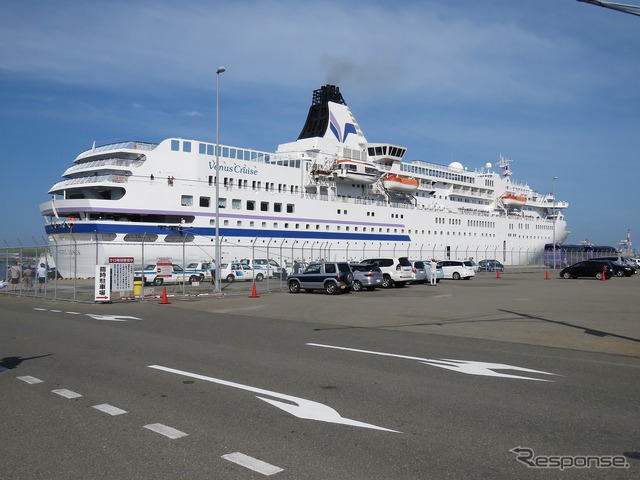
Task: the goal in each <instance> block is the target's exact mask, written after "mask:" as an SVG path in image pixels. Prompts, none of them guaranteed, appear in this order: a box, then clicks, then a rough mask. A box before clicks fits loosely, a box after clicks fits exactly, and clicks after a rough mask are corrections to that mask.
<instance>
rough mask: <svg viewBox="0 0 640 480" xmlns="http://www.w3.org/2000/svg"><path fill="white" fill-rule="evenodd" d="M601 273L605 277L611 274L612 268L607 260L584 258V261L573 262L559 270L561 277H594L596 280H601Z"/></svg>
mask: <svg viewBox="0 0 640 480" xmlns="http://www.w3.org/2000/svg"><path fill="white" fill-rule="evenodd" d="M602 275H604V276H605V278H611V275H613V270H612V269H611V266H610V265H609V262H599V261H597V260H585V261H584V262H578V263H574V264H573V265H570V266H568V267H566V268H563V269H562V270H560V276H561V277H562V278H578V277H596V278H597V279H598V280H602Z"/></svg>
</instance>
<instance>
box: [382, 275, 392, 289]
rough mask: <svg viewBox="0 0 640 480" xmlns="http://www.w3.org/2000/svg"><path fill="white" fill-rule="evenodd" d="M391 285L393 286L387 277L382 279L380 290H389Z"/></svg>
mask: <svg viewBox="0 0 640 480" xmlns="http://www.w3.org/2000/svg"><path fill="white" fill-rule="evenodd" d="M391 285H393V280H391V277H390V276H389V275H385V276H384V277H382V288H391Z"/></svg>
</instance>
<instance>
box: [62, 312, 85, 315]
mask: <svg viewBox="0 0 640 480" xmlns="http://www.w3.org/2000/svg"><path fill="white" fill-rule="evenodd" d="M64 313H68V314H69V315H82V314H81V313H80V312H64Z"/></svg>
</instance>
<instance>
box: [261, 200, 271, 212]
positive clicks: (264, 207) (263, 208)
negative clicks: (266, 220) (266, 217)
mask: <svg viewBox="0 0 640 480" xmlns="http://www.w3.org/2000/svg"><path fill="white" fill-rule="evenodd" d="M260 211H261V212H268V211H269V202H260Z"/></svg>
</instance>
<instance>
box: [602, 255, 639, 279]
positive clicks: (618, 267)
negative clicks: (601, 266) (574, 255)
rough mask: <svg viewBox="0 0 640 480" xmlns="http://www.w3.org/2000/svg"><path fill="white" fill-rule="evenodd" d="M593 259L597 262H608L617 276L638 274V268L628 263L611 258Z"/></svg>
mask: <svg viewBox="0 0 640 480" xmlns="http://www.w3.org/2000/svg"><path fill="white" fill-rule="evenodd" d="M592 260H594V261H596V262H603V263H608V264H609V266H610V267H611V270H613V274H614V275H615V276H616V277H630V276H631V275H635V274H636V269H635V268H634V267H631V266H630V265H628V264H626V263H622V262H614V261H611V260H603V259H601V258H594V259H592Z"/></svg>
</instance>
